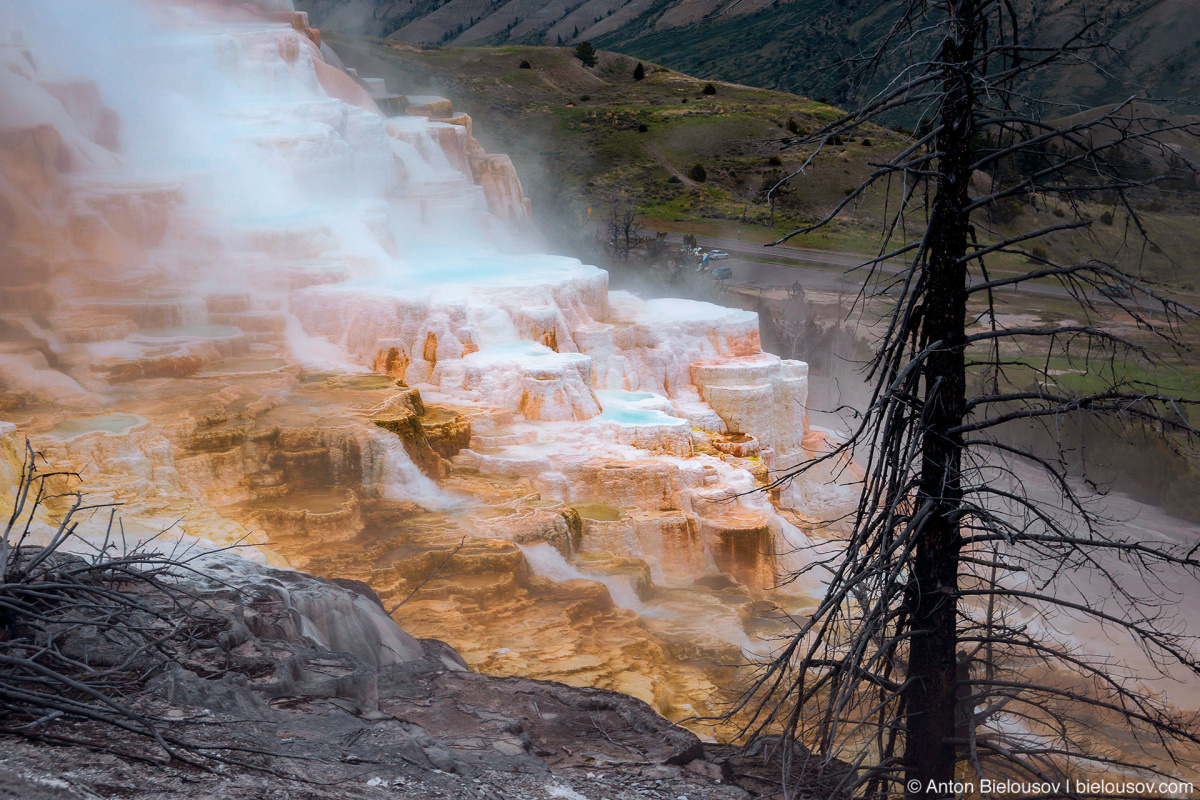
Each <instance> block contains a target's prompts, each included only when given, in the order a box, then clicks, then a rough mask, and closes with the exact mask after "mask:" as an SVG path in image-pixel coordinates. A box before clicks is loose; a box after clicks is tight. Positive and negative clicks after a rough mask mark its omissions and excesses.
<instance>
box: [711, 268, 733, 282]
mask: <svg viewBox="0 0 1200 800" xmlns="http://www.w3.org/2000/svg"><path fill="white" fill-rule="evenodd" d="M732 277H733V270H732V269H730V268H729V267H717V268H716V269H714V270H713V271H712V279H713V280H714V281H727V280H729V279H730V278H732Z"/></svg>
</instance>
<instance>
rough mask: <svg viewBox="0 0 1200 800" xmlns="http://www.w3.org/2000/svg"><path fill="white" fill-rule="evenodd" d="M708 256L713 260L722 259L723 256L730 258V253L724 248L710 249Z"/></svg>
mask: <svg viewBox="0 0 1200 800" xmlns="http://www.w3.org/2000/svg"><path fill="white" fill-rule="evenodd" d="M708 257H709V258H710V259H712V260H713V261H720V260H721V259H723V258H729V253H726V252H725V251H724V250H709V251H708Z"/></svg>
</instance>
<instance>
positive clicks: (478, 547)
mask: <svg viewBox="0 0 1200 800" xmlns="http://www.w3.org/2000/svg"><path fill="white" fill-rule="evenodd" d="M267 5H269V6H270V7H269V8H267V7H265V6H264V5H263V4H261V3H260V4H258V5H257V6H256V5H254V4H233V3H207V4H202V5H201V6H196V5H195V4H190V3H182V2H181V3H179V4H178V5H176V4H174V3H172V2H167V3H159V4H158V5H157V6H156V9H155V12H154V13H153V14H149V13H148V12H146V11H145V10H144V9H142V8H141V7H140V6H138V7H136V8H135V7H133V6H132V5H131V6H130V7H129V8H128V9H127V10H128V12H129V14H130V15H132V16H131V17H130V18H131V19H136V20H138V21H139V22H138V25H137V26H134V28H136V36H138V37H143V39H144V40H143V39H139V40H138V42H137V44H138V45H140V46H141V49H138V48H133V52H134V55H131V56H130V58H134V59H135V62H136V63H129V64H121V65H117V64H114V63H112V62H111V58H112V56H111V55H109V56H105V55H103V54H101V55H96V54H90V51H89V53H83V54H80V56H79V62H78V64H76V63H74V62H72V63H70V64H68V63H66V62H65V61H64V62H63V63H59V62H58V61H56V51H55V49H54V48H55V46H58V47H65V46H67V44H65V42H66V39H64V40H62V41H59V42H57V43H56V42H55V41H54V40H53V37H51V38H49V39H46V40H45V41H43V40H42V39H39V40H38V41H39V47H42V48H44V49H43V50H41V51H39V52H36V53H35V52H32V51H28V50H27V49H26V47H25V46H24V45H21V44H18V45H14V46H12V47H7V46H6V47H3V48H0V57H2V58H3V59H4V61H3V63H2V64H0V97H2V98H3V102H4V108H5V111H6V117H5V120H4V125H5V128H4V130H3V131H0V248H2V249H3V252H0V264H3V272H2V274H0V339H2V341H0V414H4V415H5V416H6V417H11V418H12V419H13V420H15V421H19V427H13V428H12V429H11V430H10V429H9V428H7V427H6V428H4V430H2V431H0V445H2V446H3V450H2V452H0V456H2V458H0V461H3V462H4V465H6V466H3V465H0V466H2V467H3V468H0V484H3V485H0V489H4V490H5V491H4V492H3V494H4V497H5V498H6V499H4V500H2V501H0V504H2V503H4V502H11V501H10V500H8V499H7V498H8V497H10V496H11V495H10V492H9V491H8V488H11V486H10V485H11V481H12V480H13V476H14V475H15V472H14V470H15V469H18V468H19V464H18V465H16V466H14V464H13V463H9V462H13V461H14V459H17V458H18V457H19V445H20V442H21V441H22V440H23V438H24V437H26V436H27V437H29V438H30V439H31V441H32V442H33V444H34V445H35V446H36V448H37V449H38V450H39V451H41V452H42V453H43V454H44V456H45V458H46V462H47V464H49V465H50V467H51V468H53V469H60V470H63V471H75V472H78V473H79V474H80V475H81V476H82V477H83V478H84V480H85V481H86V487H87V490H88V491H89V492H92V493H94V494H95V495H96V496H97V497H98V498H100V499H101V500H102V501H112V502H120V503H123V504H124V506H123V513H124V514H125V515H126V516H127V518H128V525H127V527H128V530H127V534H128V535H130V536H135V537H146V536H151V535H154V534H156V533H159V532H160V531H162V530H163V529H169V530H170V532H171V533H170V535H172V536H176V535H180V536H183V537H192V538H195V539H199V540H205V541H210V542H217V543H222V544H227V543H231V542H248V543H251V544H254V545H257V546H259V547H260V549H261V551H262V552H263V553H264V557H265V558H267V559H269V560H271V561H272V562H273V563H274V564H275V565H276V566H281V567H282V566H292V567H297V568H303V569H306V570H308V571H310V572H313V573H315V574H319V575H321V576H325V577H329V578H335V579H351V580H357V581H361V582H362V583H363V584H366V585H369V586H371V587H373V589H374V590H375V591H377V592H378V593H379V594H380V595H381V596H382V597H383V600H384V604H385V606H386V607H387V608H388V609H394V616H395V618H396V619H398V620H400V621H401V622H402V623H403V624H404V626H405V627H406V629H408V630H410V632H412V633H414V635H417V636H423V637H431V638H432V637H438V638H443V639H445V640H447V641H449V642H451V643H452V644H453V645H454V647H455V648H457V650H458V652H459V653H461V655H462V658H463V659H464V660H465V662H466V663H468V664H469V665H470V666H471V667H473V668H475V669H479V670H483V671H487V672H490V673H493V674H498V675H508V676H516V675H530V676H535V677H547V678H554V679H556V680H560V681H563V682H564V683H570V684H574V685H576V686H591V687H600V688H605V689H612V690H617V691H621V692H625V693H628V694H631V695H633V696H635V697H638V698H640V699H642V700H644V701H646V702H647V703H650V704H652V705H653V706H654V707H655V708H657V709H659V710H660V711H662V712H663V713H665V714H667V715H668V716H669V717H671V718H675V719H681V718H685V717H690V716H693V715H694V714H696V713H708V712H711V711H713V710H714V709H715V708H716V706H715V705H714V703H715V702H716V701H719V700H720V699H721V692H722V690H723V689H725V688H728V687H731V686H733V685H734V680H733V675H732V671H733V669H734V668H733V667H732V666H726V665H732V664H736V663H737V662H738V661H739V659H742V658H744V657H745V656H746V655H747V654H754V653H756V652H761V651H763V650H764V648H765V647H766V646H767V645H766V644H765V643H764V639H763V638H761V637H763V636H765V635H769V634H771V633H772V632H775V631H778V630H780V629H782V627H783V626H785V625H786V624H787V623H786V616H785V615H784V614H782V613H781V612H782V611H786V612H788V613H791V614H794V613H802V612H803V610H804V609H805V608H806V607H807V606H808V605H811V603H813V602H814V597H815V595H816V594H818V593H819V591H820V586H819V585H817V584H815V583H810V584H807V585H801V584H797V583H793V584H789V586H788V587H787V588H786V589H782V590H781V589H779V588H778V587H777V584H778V581H779V577H780V576H781V575H782V574H783V573H784V572H786V571H788V570H789V569H792V568H793V567H795V566H798V565H799V564H800V563H802V561H803V559H804V558H806V556H805V555H804V553H805V550H804V549H803V548H804V547H805V546H807V545H811V544H812V542H811V541H810V540H809V538H808V537H807V535H806V534H805V533H804V531H803V530H802V529H801V527H799V526H802V525H803V524H804V520H805V519H808V518H809V517H813V516H819V515H827V514H829V513H831V512H835V511H837V510H838V509H842V508H844V507H845V506H846V504H847V503H848V502H852V500H853V497H852V492H851V491H850V489H848V488H842V487H838V486H836V485H831V484H832V483H833V482H834V476H835V468H836V467H837V466H838V465H832V464H831V465H828V466H827V468H826V469H825V471H824V472H820V473H814V474H813V475H810V476H808V477H806V478H805V479H804V480H803V481H797V482H795V483H794V484H791V485H785V486H783V487H781V488H779V490H777V491H775V492H774V493H773V494H772V495H770V496H767V495H764V494H763V493H761V492H757V491H756V489H758V488H761V487H763V486H765V485H767V484H768V483H769V482H771V481H772V480H773V479H774V478H775V477H778V475H779V474H780V473H781V471H786V470H788V469H790V468H792V467H794V466H795V465H796V464H797V463H799V462H800V461H802V460H804V459H806V458H811V457H812V456H813V455H814V454H817V453H819V452H822V450H823V448H826V447H828V441H827V439H826V434H824V433H823V432H821V431H815V430H810V429H809V427H808V425H807V422H806V415H805V403H806V398H807V367H806V366H805V365H804V364H802V363H799V362H793V361H786V360H781V359H779V358H777V357H775V356H773V355H770V354H766V353H763V352H762V351H761V347H760V343H759V337H758V320H757V317H756V315H755V314H753V313H750V312H746V311H739V310H735V309H727V308H722V307H719V306H716V305H712V304H709V303H698V302H692V301H686V300H651V301H643V300H641V299H639V298H637V297H635V296H633V295H630V294H628V293H624V292H610V291H609V290H608V278H607V275H606V273H604V272H603V271H602V270H599V269H596V268H595V267H590V266H587V265H583V264H581V263H579V262H578V261H576V260H574V259H570V258H562V257H556V256H547V255H533V254H514V252H515V251H517V250H519V249H520V248H519V247H515V246H513V245H514V239H521V238H527V237H526V234H527V233H528V230H527V229H526V228H524V227H523V226H527V225H528V224H529V222H530V213H529V208H528V203H527V201H526V200H525V199H524V198H523V196H522V193H521V189H520V182H519V180H518V178H517V176H516V174H515V172H514V171H513V169H512V165H511V162H510V161H508V159H507V158H506V157H500V156H489V155H487V154H484V153H483V152H482V149H481V148H480V147H479V144H478V142H477V141H476V140H475V139H474V138H473V136H472V131H471V123H470V120H469V118H466V117H465V116H463V115H458V116H453V115H452V108H450V107H449V104H448V102H446V101H443V100H442V99H437V100H436V101H430V102H425V103H418V102H416V99H415V98H412V97H409V98H408V100H409V101H410V103H409V105H408V113H407V114H405V115H403V116H384V114H385V113H386V112H387V110H388V109H392V108H393V106H392V105H389V103H392V101H393V100H394V99H395V98H394V97H393V96H391V95H385V94H384V93H383V92H384V90H386V87H380V86H379V85H378V83H377V82H367V81H364V80H363V79H362V78H361V77H359V76H354V75H351V74H349V73H347V72H346V71H344V70H342V69H341V68H340V67H338V66H337V65H336V64H334V63H331V62H330V61H329V60H327V58H326V56H325V55H324V53H325V50H326V49H327V48H323V47H322V45H321V39H320V35H319V33H318V32H317V31H314V30H313V29H312V28H310V27H309V26H308V23H307V21H306V19H304V18H303V16H302V15H296V14H295V13H294V12H293V11H292V10H291V9H290V8H289V7H288V3H286V2H279V3H271V4H267ZM22 13H23V14H26V15H36V14H37V13H38V11H37V8H35V7H33V6H30V7H29V8H28V9H25V10H24V11H23V12H22ZM19 21H20V20H18V22H19ZM85 33H86V34H88V35H90V32H81V31H62V32H61V34H62V36H63V37H66V38H67V39H69V36H70V35H76V34H78V35H84V34H85ZM129 35H131V36H133V35H134V34H133V33H130V34H129ZM45 48H48V49H45ZM162 52H169V53H170V54H171V58H169V59H162V58H158V59H157V60H154V61H153V63H141V62H137V61H136V60H137V59H138V58H143V57H149V56H139V55H137V53H149V54H154V53H159V54H161V53H162ZM106 58H107V59H109V61H105V59H106ZM89 59H91V61H89ZM59 61H62V60H61V59H59ZM41 64H44V65H47V69H50V68H54V69H57V70H58V71H66V70H67V69H68V67H70V68H71V69H76V68H78V66H79V64H83V65H84V66H85V68H86V67H90V68H91V69H94V70H95V71H96V73H97V74H96V75H89V74H79V75H71V74H68V75H65V76H59V75H58V74H57V72H56V73H55V74H56V78H55V82H53V83H50V82H47V81H46V80H44V79H43V76H42V74H41V73H40V72H39V70H40V69H41V67H39V65H41ZM118 67H119V68H120V69H121V70H122V72H121V74H123V75H125V74H128V75H130V76H131V77H130V78H129V81H128V82H127V84H126V83H120V82H111V81H110V82H99V83H98V84H97V85H102V86H106V87H109V88H108V89H106V91H108V92H110V93H115V94H113V95H112V96H106V95H105V94H104V92H101V91H99V90H97V89H95V86H94V85H93V84H91V83H88V81H89V80H91V79H97V78H98V77H99V76H100V75H106V74H108V73H107V72H106V70H110V69H111V70H115V69H118ZM196 75H204V76H205V77H206V80H207V81H209V82H208V83H205V82H197V81H196V80H195V76H196ZM180 98H184V99H185V100H186V102H183V101H181V100H180ZM386 98H391V99H390V100H388V103H383V100H384V99H386ZM376 99H380V103H377V102H376ZM381 103H383V104H382V105H381ZM10 109H14V110H15V111H14V113H11V114H9V113H7V112H9V110H10ZM114 109H115V110H114ZM118 111H119V112H120V113H118ZM431 118H432V119H431ZM164 126H166V128H169V129H170V130H172V131H178V132H186V134H187V135H180V136H177V137H167V138H162V137H161V136H160V134H161V133H162V130H163V129H164ZM156 136H158V137H159V138H155V137H156ZM147 142H155V143H156V144H155V146H154V147H149V146H148V145H147ZM201 166H203V167H204V168H203V169H201V168H200V167H201ZM214 175H220V176H221V178H220V180H216V179H214V177H213V176H214ZM10 451H11V452H10ZM51 510H52V509H51ZM48 521H49V520H47V522H48ZM263 584H264V587H268V586H269V587H273V588H271V589H270V590H271V591H274V592H276V593H277V594H280V593H282V594H287V595H288V596H289V597H291V598H292V599H291V600H290V601H289V602H291V603H292V605H291V606H290V607H291V608H292V609H293V610H295V611H296V613H297V614H299V615H300V616H301V617H303V618H305V619H307V620H308V621H309V624H311V626H313V630H314V631H317V633H313V634H312V637H313V641H319V642H322V643H324V644H325V645H327V646H328V647H330V648H333V649H335V650H336V649H338V648H344V649H348V650H353V648H354V646H355V643H356V642H359V643H369V644H371V646H374V645H375V644H379V646H380V647H382V648H383V649H384V650H396V651H397V652H399V651H402V650H404V648H405V647H406V646H408V645H406V644H405V643H404V642H401V641H390V640H387V641H385V640H386V636H385V632H384V629H385V628H387V626H386V625H383V621H382V619H381V618H380V617H379V614H378V612H377V610H371V609H372V608H374V606H370V604H369V603H368V602H367V600H364V599H362V598H361V597H358V596H357V595H356V596H353V597H351V598H350V600H349V601H347V602H349V603H350V605H348V606H347V605H346V604H345V603H341V605H337V606H336V607H327V606H320V605H319V606H313V607H308V606H305V605H304V603H305V602H307V601H304V600H303V597H304V592H303V591H298V592H297V591H294V587H289V585H288V581H287V580H286V579H284V578H281V577H279V576H278V575H275V576H272V577H271V578H270V579H269V580H267V579H263ZM264 590H266V589H264ZM293 595H294V596H293ZM356 597H358V599H355V598H356ZM322 602H324V601H322ZM339 602H341V601H339ZM364 604H365V605H364ZM368 606H370V607H369V608H368ZM367 612H370V613H367ZM364 615H365V616H364ZM322 620H324V622H323V621H322ZM330 620H336V623H335V622H331V621H330ZM247 625H249V623H248V622H247ZM380 625H383V627H382V628H381V627H380ZM320 631H323V632H320ZM310 633H311V631H310ZM289 635H290V634H289ZM247 641H249V640H247ZM408 644H409V645H410V644H411V643H408ZM250 647H251V648H252V647H254V646H253V645H251V646H250ZM248 657H249V656H248ZM356 657H357V658H358V659H359V661H361V662H363V663H365V664H368V665H369V666H372V667H378V666H383V665H382V664H372V663H371V659H370V658H369V657H368V656H367V655H366V654H365V653H359V654H358V656H356ZM330 669H331V670H332V669H333V667H330ZM334 671H336V670H334ZM348 674H349V673H348ZM354 674H357V673H354ZM339 680H340V679H339ZM347 680H350V682H351V683H353V682H354V681H356V680H358V678H355V677H353V676H351V678H347ZM335 683H336V681H335ZM339 685H340V684H339ZM331 691H332V690H331Z"/></svg>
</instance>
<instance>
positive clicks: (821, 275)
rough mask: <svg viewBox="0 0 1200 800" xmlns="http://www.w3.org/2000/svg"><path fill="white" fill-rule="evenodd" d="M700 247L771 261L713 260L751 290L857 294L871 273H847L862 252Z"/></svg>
mask: <svg viewBox="0 0 1200 800" xmlns="http://www.w3.org/2000/svg"><path fill="white" fill-rule="evenodd" d="M667 240H668V241H670V242H682V241H683V234H681V233H675V232H673V231H672V232H670V233H669V234H668V235H667ZM696 243H697V244H698V245H700V246H702V247H707V248H709V249H715V250H724V251H725V252H727V253H729V254H730V256H750V257H752V258H754V259H770V261H769V262H763V261H757V260H756V261H749V260H746V259H744V258H736V257H731V258H729V259H727V260H723V261H720V262H709V263H710V265H716V266H727V267H729V268H730V269H731V270H733V279H732V280H731V281H730V283H731V284H732V285H735V286H742V287H745V288H748V289H786V288H787V287H789V286H791V285H792V284H793V283H795V282H796V281H800V284H801V285H802V286H804V288H805V289H806V290H807V289H814V290H817V291H838V290H839V289H840V290H843V291H846V292H849V293H857V292H858V289H859V287H860V286H861V285H862V281H863V279H864V277H865V275H866V270H865V269H863V270H856V271H853V272H849V273H847V270H850V269H851V268H853V267H857V266H859V265H860V264H862V263H863V261H864V257H863V256H861V255H859V254H858V253H848V252H838V251H827V250H811V249H808V248H803V247H793V246H792V245H788V244H781V245H776V246H774V247H765V246H763V245H761V244H755V243H753V242H743V241H741V240H738V239H726V238H723V237H719V236H697V237H696ZM904 268H905V265H904V264H902V263H900V262H897V261H888V262H885V263H884V264H883V265H882V269H883V271H884V272H887V273H889V274H892V275H895V274H898V273H900V272H901V271H902V270H904ZM998 293H1000V294H1016V295H1021V294H1026V295H1042V296H1045V297H1057V298H1063V299H1069V298H1070V297H1071V295H1070V293H1069V292H1068V291H1067V290H1066V289H1064V288H1063V287H1061V286H1054V285H1049V284H1044V283H1023V284H1019V285H1017V286H1007V287H1004V288H1003V289H1000V290H999V292H998ZM1096 296H1097V297H1099V293H1096Z"/></svg>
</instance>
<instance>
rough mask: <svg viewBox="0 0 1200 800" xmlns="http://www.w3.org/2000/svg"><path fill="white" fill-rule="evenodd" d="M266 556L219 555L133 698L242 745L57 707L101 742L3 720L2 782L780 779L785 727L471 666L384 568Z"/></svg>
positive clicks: (621, 784) (375, 786) (107, 647)
mask: <svg viewBox="0 0 1200 800" xmlns="http://www.w3.org/2000/svg"><path fill="white" fill-rule="evenodd" d="M237 561H239V562H240V560H237ZM248 564H249V562H247V563H246V564H242V563H238V564H237V565H236V567H237V568H236V569H232V570H231V569H230V567H229V564H228V563H225V564H219V563H218V564H214V565H213V566H212V572H210V573H209V576H210V577H208V578H206V579H204V580H203V581H201V584H200V585H198V586H197V587H194V588H193V589H191V590H190V594H191V596H192V597H193V598H195V605H193V606H192V609H191V611H192V614H193V617H192V618H191V621H190V622H189V624H188V628H187V630H186V636H185V637H184V641H185V642H186V644H185V645H184V646H182V647H176V648H175V649H174V651H173V652H172V658H171V659H170V660H169V661H168V662H167V663H166V664H165V665H163V664H161V663H160V664H159V665H158V667H157V668H156V669H154V670H153V673H154V674H153V676H152V677H150V678H149V679H148V680H146V681H145V682H144V683H143V684H142V689H141V690H140V691H139V692H137V693H135V694H134V695H133V696H127V697H125V698H124V702H125V703H127V704H128V705H131V706H132V707H133V708H134V709H136V711H138V712H139V713H141V714H144V715H148V716H153V717H154V718H156V719H158V720H160V721H161V723H160V725H161V728H162V730H164V731H168V732H170V733H171V734H173V735H174V736H176V737H180V738H183V739H186V740H188V741H189V742H190V743H192V744H193V745H196V746H199V747H200V748H204V747H212V746H220V747H234V748H242V749H241V750H224V751H220V752H215V751H214V752H210V753H209V755H220V756H221V757H222V758H223V759H224V761H223V762H222V761H214V760H212V759H208V760H203V764H201V763H200V762H201V759H196V758H195V757H194V755H191V756H189V755H187V754H186V753H185V754H184V758H182V759H181V758H175V759H172V758H168V757H167V756H166V754H165V752H164V751H163V750H162V749H161V748H159V747H158V746H157V745H156V744H155V743H154V742H153V741H150V740H147V739H144V738H141V737H137V736H133V735H130V734H126V733H123V732H121V731H118V730H115V729H113V728H111V727H109V726H101V725H92V724H76V723H66V724H64V723H62V722H61V721H55V722H52V723H45V724H42V725H37V726H35V727H34V728H31V729H29V730H30V731H31V732H42V733H45V734H47V735H49V736H54V737H58V738H59V739H60V740H61V739H73V740H78V741H85V742H88V743H89V745H82V744H63V743H61V742H59V743H53V742H48V741H46V740H44V739H43V740H30V739H28V738H24V737H16V736H6V737H0V798H22V800H51V799H53V800H66V798H89V799H90V798H100V797H103V798H198V799H199V798H220V799H221V800H235V799H238V798H289V799H292V800H301V799H302V798H303V799H307V798H394V797H403V798H479V799H480V800H500V799H501V798H503V800H521V799H522V798H529V800H534V799H535V798H536V799H537V800H552V799H553V798H564V799H565V800H580V798H587V799H588V800H602V798H609V800H633V799H634V798H638V799H639V800H640V799H641V798H655V800H659V799H661V800H681V798H687V799H688V800H718V798H720V799H721V800H726V799H729V800H733V799H734V798H739V799H740V798H757V797H771V796H775V793H776V792H777V789H776V788H775V786H776V785H777V783H778V768H777V767H774V766H772V764H771V759H770V758H767V757H766V756H765V754H766V753H770V752H771V751H772V748H771V747H770V746H769V744H770V743H768V746H766V747H764V746H762V745H761V744H760V746H758V747H756V748H717V747H713V746H711V745H705V744H704V743H702V742H701V740H700V739H699V738H697V736H696V735H695V734H693V733H692V732H690V731H688V730H685V729H683V728H680V727H678V726H676V725H673V724H671V723H670V722H668V721H667V720H666V719H664V718H663V717H661V716H660V715H658V714H657V713H656V712H654V711H653V709H651V708H650V707H649V706H648V705H646V704H645V703H643V702H641V701H640V700H636V699H633V698H631V697H627V696H625V695H621V694H617V693H614V692H608V691H602V690H596V689H581V688H573V687H568V686H564V685H562V684H556V683H549V682H544V681H535V680H528V679H523V678H496V677H489V676H486V675H481V674H478V673H474V672H471V671H469V670H468V669H467V668H466V666H465V664H464V663H463V661H462V659H461V658H460V657H459V656H458V654H457V653H455V652H454V651H453V650H452V649H451V648H450V647H449V646H447V645H445V644H444V643H441V642H438V641H434V640H417V639H414V638H412V637H410V636H408V635H407V634H405V633H404V632H403V631H401V630H400V629H399V628H398V627H397V626H396V625H395V623H394V622H392V621H391V619H390V618H389V617H388V616H387V615H386V613H385V611H384V609H383V607H382V606H381V605H380V604H379V600H378V597H377V596H376V595H375V594H374V593H373V592H371V590H370V589H369V588H367V587H366V586H365V585H362V584H357V583H354V582H349V581H344V582H334V581H325V580H320V579H316V578H312V577H310V576H308V575H305V574H303V573H297V572H287V571H281V570H273V569H268V568H265V567H261V566H258V565H249V566H248ZM77 636H78V641H72V642H68V643H67V644H66V645H64V651H65V652H68V653H71V652H74V653H76V654H77V657H78V658H79V659H80V660H81V661H83V662H86V663H88V664H92V665H97V666H99V665H106V664H112V663H121V662H122V661H124V660H126V659H128V658H129V652H128V651H127V649H124V648H122V647H121V646H120V645H117V644H114V643H113V642H111V641H108V640H106V639H105V638H103V637H100V636H96V635H94V634H87V635H83V634H78V635H77ZM141 663H142V662H141V661H135V662H134V666H135V668H136V667H137V665H139V664H141ZM189 760H191V761H196V762H197V763H189ZM817 794H818V795H823V794H825V793H823V792H817ZM793 796H795V795H793Z"/></svg>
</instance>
